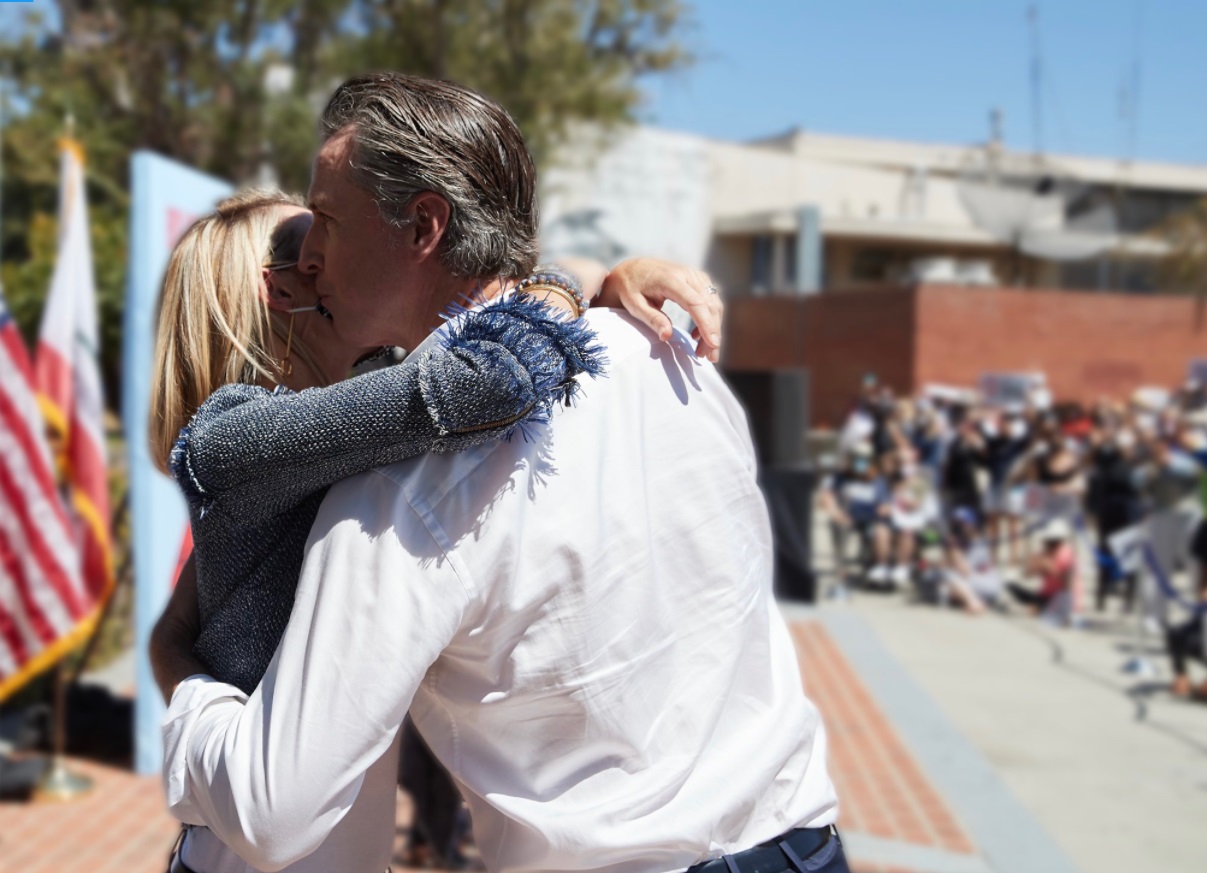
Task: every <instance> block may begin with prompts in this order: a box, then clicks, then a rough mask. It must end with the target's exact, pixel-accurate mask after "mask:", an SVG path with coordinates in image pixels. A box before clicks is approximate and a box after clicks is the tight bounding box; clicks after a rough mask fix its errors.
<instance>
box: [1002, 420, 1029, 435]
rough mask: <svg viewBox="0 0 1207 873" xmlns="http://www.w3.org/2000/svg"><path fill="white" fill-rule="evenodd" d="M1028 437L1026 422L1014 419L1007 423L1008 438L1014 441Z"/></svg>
mask: <svg viewBox="0 0 1207 873" xmlns="http://www.w3.org/2000/svg"><path fill="white" fill-rule="evenodd" d="M1026 435H1027V425H1026V423H1025V422H1022V421H1019V420H1018V419H1014V420H1013V421H1008V422H1006V436H1008V437H1010V439H1012V440H1021V439H1022V438H1023V437H1025V436H1026Z"/></svg>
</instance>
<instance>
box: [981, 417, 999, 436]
mask: <svg viewBox="0 0 1207 873" xmlns="http://www.w3.org/2000/svg"><path fill="white" fill-rule="evenodd" d="M981 433H983V434H984V435H985V436H986V437H988V438H989V439H993V438H994V437H995V436H997V433H998V431H997V422H995V421H982V422H981Z"/></svg>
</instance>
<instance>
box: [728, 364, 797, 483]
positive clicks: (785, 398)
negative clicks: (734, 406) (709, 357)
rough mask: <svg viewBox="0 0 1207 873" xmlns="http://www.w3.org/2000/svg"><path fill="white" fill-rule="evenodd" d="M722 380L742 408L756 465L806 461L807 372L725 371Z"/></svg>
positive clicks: (784, 465)
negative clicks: (757, 459) (752, 439)
mask: <svg viewBox="0 0 1207 873" xmlns="http://www.w3.org/2000/svg"><path fill="white" fill-rule="evenodd" d="M725 379H726V381H727V382H728V383H729V387H730V388H732V389H733V393H734V394H736V395H737V396H738V399H739V400H740V401H742V405H743V406H744V407H746V417H747V419H749V421H750V431H751V434H752V435H753V437H754V449H755V452H756V454H757V455H758V458H759V464H760V465H761V466H763V467H765V468H766V467H797V466H800V465H802V464H807V463H808V460H809V455H808V449H807V445H806V436H807V433H808V429H809V413H808V400H809V373H808V371H807V370H767V371H763V372H726V373H725Z"/></svg>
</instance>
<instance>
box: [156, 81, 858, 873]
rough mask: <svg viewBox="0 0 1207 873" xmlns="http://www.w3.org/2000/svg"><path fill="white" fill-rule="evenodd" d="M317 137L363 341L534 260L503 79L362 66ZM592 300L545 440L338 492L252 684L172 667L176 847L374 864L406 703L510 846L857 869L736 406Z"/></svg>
mask: <svg viewBox="0 0 1207 873" xmlns="http://www.w3.org/2000/svg"><path fill="white" fill-rule="evenodd" d="M323 139H324V141H323V144H322V147H321V149H320V151H319V154H318V157H317V158H316V161H315V168H314V178H313V181H312V185H311V191H310V197H311V206H312V209H313V211H314V213H315V221H314V224H313V226H312V229H311V231H310V234H309V236H308V237H307V239H306V242H305V244H304V246H303V251H302V261H301V266H302V268H303V269H304V270H307V271H309V272H311V273H313V274H314V275H315V277H316V281H317V288H318V292H319V295H320V298H321V300H322V304H323V306H324V307H325V308H326V310H327V311H328V312H330V313H331V317H332V319H333V324H334V327H335V329H336V330H337V331H338V332H339V333H340V334H341V335H342V336H343V337H344V338H345V339H348V340H351V341H354V342H357V343H360V344H361V345H364V346H370V345H375V344H391V345H402V346H406V347H408V348H415V347H416V346H418V350H419V351H422V350H423V349H424V348H425V346H426V345H427V344H430V343H432V342H437V341H439V333H440V332H439V331H436V332H435V333H432V329H433V327H434V326H435V325H436V324H438V321H439V316H440V314H441V312H443V311H444V310H445V309H446V308H447V307H448V306H449V305H450V303H453V302H455V301H457V300H458V299H459V298H460V297H461V296H463V295H465V294H467V293H470V292H474V291H476V290H478V289H482V290H483V291H484V293H486V294H487V295H489V294H491V293H494V292H495V291H497V290H498V289H499V288H500V286H501V285H503V284H505V281H504V280H507V279H511V278H515V277H518V276H520V275H523V274H524V273H525V272H527V271H528V270H530V269H531V268H532V265H533V262H534V261H535V251H536V234H537V227H538V224H537V209H536V201H535V172H534V170H533V167H532V162H531V158H530V157H529V155H528V152H527V150H526V149H525V148H524V145H523V140H522V138H521V136H520V133H519V131H518V130H517V129H516V127H515V124H514V123H513V122H512V120H511V119H510V117H508V116H507V114H506V113H505V112H504V111H503V110H502V109H501V108H499V107H498V106H496V105H495V104H494V103H492V102H490V101H489V100H486V99H485V98H483V97H481V96H480V95H477V94H475V93H473V92H472V91H469V90H467V89H464V88H460V87H457V86H455V85H451V84H448V83H443V82H433V81H430V80H424V79H417V78H413V77H408V76H402V75H398V74H375V75H371V76H364V77H360V78H357V79H353V80H351V81H349V82H347V83H345V84H344V85H343V86H341V87H340V89H339V90H338V91H337V92H336V93H335V95H334V96H333V97H332V99H331V102H330V103H329V105H328V107H327V109H326V111H325V112H324V115H323ZM690 281H691V283H692V284H693V289H694V299H696V300H697V303H696V304H695V307H693V308H694V309H695V313H696V314H697V316H698V317H697V319H696V320H697V322H702V323H708V321H709V320H708V319H704V318H702V317H700V316H702V315H703V314H704V313H712V314H713V315H715V313H716V309H717V306H718V303H717V300H716V295H715V293H714V292H715V289H713V288H712V287H711V286H710V285H709V284H708V279H707V277H706V276H704V275H703V274H699V275H697V276H695V277H693V278H692V279H691V280H690ZM696 307H698V308H696ZM586 317H587V318H588V319H589V322H590V325H591V327H592V329H593V330H594V331H595V332H596V335H597V337H598V339H599V341H600V343H601V344H602V345H603V346H604V348H605V350H606V354H607V356H608V359H609V373H608V378H606V379H603V380H600V381H598V382H592V383H590V384H585V385H583V386H581V387H582V391H581V395H582V397H581V400H580V402H579V403H578V404H577V405H576V406H574V407H572V408H567V409H563V410H561V411H560V412H559V414H558V415H557V416H556V418H555V420H554V422H553V424H552V426H551V427H549V428H547V429H546V431H545V432H543V433H541V434H539V436H538V437H537V438H535V439H533V440H531V441H528V440H512V441H510V442H502V443H497V444H493V445H489V446H482V447H479V448H477V449H473V450H470V451H467V452H464V453H461V454H456V455H428V456H425V457H421V458H415V459H412V460H410V461H406V462H403V463H400V464H395V465H392V466H389V467H384V468H380V469H378V470H375V471H373V472H371V473H368V474H364V475H361V476H357V477H354V478H351V479H348V480H345V481H344V482H342V483H340V484H338V485H336V486H335V487H333V488H332V489H331V490H330V491H329V492H328V494H327V496H326V498H325V500H324V502H323V505H322V509H321V511H320V513H319V516H318V518H317V520H316V521H315V524H314V527H313V529H312V531H311V535H310V540H309V543H308V545H307V554H306V560H305V564H304V567H303V570H302V575H301V579H300V582H299V585H298V589H297V595H296V599H295V602H294V608H293V613H292V617H291V619H290V623H289V627H288V629H287V630H286V632H285V635H284V637H283V639H282V641H281V644H280V646H279V647H278V649H277V652H276V656H275V657H274V659H273V662H272V664H271V666H270V667H269V669H268V672H267V673H266V674H265V676H264V679H263V680H262V682H261V684H260V686H259V688H257V689H256V691H255V692H254V693H253V694H252V695H250V696H248V695H246V694H243V693H242V692H240V691H239V690H238V689H237V688H234V687H232V686H228V685H223V684H222V683H218V682H216V681H214V680H213V679H211V678H209V677H206V676H199V675H193V676H188V675H187V673H182V674H181V675H179V676H178V677H176V679H177V680H178V681H177V683H174V684H175V692H174V694H173V696H172V701H171V705H170V707H169V710H168V714H167V716H166V718H165V722H164V736H165V783H166V785H167V790H168V802H169V805H170V807H171V809H172V811H173V812H174V813H175V814H176V816H177V817H178V818H180V819H181V820H182V821H185V822H189V823H194V824H197V825H204V826H206V828H208V829H200V828H199V829H197V830H194V831H192V832H190V834H189V837H188V839H187V840H186V842H185V845H184V846H183V848H182V850H181V852H180V853H179V854H178V857H177V862H176V863H177V869H193V870H196V871H200V873H232V871H247V870H251V869H259V870H280V869H288V870H291V871H320V870H322V871H334V870H339V871H352V873H379V871H381V870H382V869H384V868H385V867H386V866H387V864H388V863H389V861H390V857H391V847H392V841H393V834H394V810H395V784H394V776H395V772H396V768H397V757H398V735H399V727H400V725H401V723H402V720H403V717H404V715H406V713H407V712H408V710H409V711H410V713H411V716H412V718H413V720H414V723H415V725H416V726H417V728H418V729H419V731H420V732H421V734H422V735H423V737H424V739H425V740H426V741H427V743H428V744H429V745H430V747H431V748H432V751H433V752H434V753H435V755H436V756H437V757H438V758H439V759H440V760H441V762H442V763H443V764H444V765H445V766H446V767H447V768H448V769H449V771H450V772H451V773H452V775H453V777H454V778H455V779H456V780H457V782H458V784H459V786H460V788H461V790H462V792H463V794H464V795H465V798H466V800H467V801H468V803H469V806H470V811H471V814H472V818H473V823H474V834H475V837H476V839H477V842H478V846H479V848H480V850H481V852H482V857H483V859H484V860H485V862H486V864H487V867H488V868H489V869H490V870H492V871H507V873H520V871H534V873H535V871H549V870H566V871H570V870H597V871H609V873H644V871H649V873H658V871H672V870H684V869H686V868H692V867H695V866H696V865H699V869H700V870H702V871H705V873H774V871H779V870H788V869H795V870H797V871H799V873H804V871H805V870H810V871H813V870H824V871H845V870H846V869H847V868H846V863H845V861H844V860H843V855H842V850H841V846H840V844H839V841H838V839H837V836H836V834H835V832H834V830H833V822H834V820H835V817H836V800H835V795H834V791H833V788H832V786H831V783H830V779H829V776H828V775H827V772H826V765H825V754H826V738H825V731H824V729H823V727H822V725H821V721H820V718H819V716H818V713H817V710H816V708H815V707H814V706H813V705H812V704H811V703H810V702H809V701H808V700H807V699H806V698H805V696H804V693H803V690H802V687H801V678H800V674H799V671H798V667H797V663H796V658H795V654H794V649H793V646H792V642H791V639H790V637H789V634H788V631H787V627H786V625H785V624H784V621H783V619H782V618H781V616H780V614H779V612H778V610H777V609H776V606H775V603H774V600H773V598H772V595H771V573H772V550H771V542H770V528H769V523H768V518H767V512H766V508H765V506H764V503H763V499H762V496H761V494H760V493H759V490H758V488H757V485H756V479H755V473H756V471H755V463H754V457H753V452H752V448H751V444H750V438H749V434H748V430H747V426H746V421H745V416H744V414H743V412H742V410H741V408H740V407H739V406H738V404H737V402H736V401H735V399H734V398H733V396H732V394H731V393H730V392H729V390H728V389H727V388H726V387H725V385H724V384H723V383H722V381H721V379H720V376H719V375H718V373H717V372H716V370H715V369H714V368H713V367H712V366H711V365H709V364H707V363H704V364H700V363H698V362H697V361H696V360H694V359H693V357H692V348H691V344H690V343H689V341H688V340H687V338H686V337H684V336H682V335H681V334H676V335H675V336H673V337H671V339H670V342H667V343H663V342H659V341H658V340H659V337H658V334H657V333H656V332H655V331H654V330H651V329H649V328H648V327H647V326H645V325H643V324H641V323H640V322H639V321H637V320H636V319H634V318H632V317H630V316H628V315H626V314H623V313H618V312H616V311H610V310H591V312H590V313H588V314H587V316H586ZM667 334H668V335H669V328H667ZM700 342H701V347H700V350H702V351H704V352H705V353H706V354H708V355H709V356H710V357H712V358H714V359H715V352H716V348H717V346H718V344H719V339H718V338H717V337H715V336H709V335H708V332H707V330H706V331H705V335H704V336H702V337H701V338H700Z"/></svg>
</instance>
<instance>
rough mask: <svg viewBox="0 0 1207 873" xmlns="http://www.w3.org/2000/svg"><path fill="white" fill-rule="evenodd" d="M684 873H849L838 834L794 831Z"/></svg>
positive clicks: (825, 829) (829, 830)
mask: <svg viewBox="0 0 1207 873" xmlns="http://www.w3.org/2000/svg"><path fill="white" fill-rule="evenodd" d="M687 873H851V868H850V867H848V866H847V859H846V854H845V853H844V852H843V849H842V840H841V839H840V838H839V836H838V833H837V832H836V831H835V830H834V829H833V828H829V827H822V828H797V829H795V830H791V831H788V832H787V833H785V834H781V835H780V836H778V837H776V838H775V839H774V840H768V841H767V842H765V843H760V844H759V845H757V846H754V847H753V848H750V849H747V850H745V851H744V852H735V853H734V854H732V855H726V856H724V857H722V858H716V859H714V860H712V861H705V862H703V863H700V864H697V865H695V866H694V867H689V868H688V870H687Z"/></svg>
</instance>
